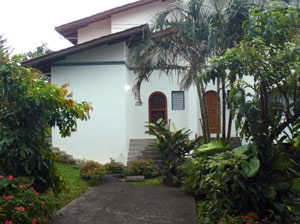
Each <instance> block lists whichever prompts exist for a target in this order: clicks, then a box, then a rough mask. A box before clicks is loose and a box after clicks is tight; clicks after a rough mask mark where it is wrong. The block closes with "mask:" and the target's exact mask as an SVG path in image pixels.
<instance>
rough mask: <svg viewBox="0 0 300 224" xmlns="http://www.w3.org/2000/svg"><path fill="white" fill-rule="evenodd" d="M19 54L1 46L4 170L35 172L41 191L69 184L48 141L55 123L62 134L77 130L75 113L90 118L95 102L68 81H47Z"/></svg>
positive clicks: (0, 155) (0, 162)
mask: <svg viewBox="0 0 300 224" xmlns="http://www.w3.org/2000/svg"><path fill="white" fill-rule="evenodd" d="M19 59H20V58H19V57H17V56H15V57H12V59H9V58H8V57H7V56H5V55H4V54H3V53H1V52H0V89H1V91H0V124H1V125H0V172H1V173H4V174H11V175H14V176H27V177H34V184H33V185H34V187H35V188H36V189H37V190H39V191H46V190H47V189H48V188H51V187H52V188H53V189H54V190H55V191H56V192H58V191H61V190H63V189H64V182H63V180H62V178H61V176H60V172H59V171H58V170H57V168H56V167H55V164H54V159H55V154H54V153H53V152H51V150H50V147H49V144H48V143H47V142H46V141H45V137H46V130H47V129H48V128H49V127H54V126H56V127H57V128H59V130H60V134H61V135H62V136H63V137H66V136H69V135H70V134H71V132H72V131H75V130H76V119H81V120H87V119H88V118H89V110H90V109H91V106H90V105H89V104H88V103H86V102H82V103H76V102H75V101H74V100H73V99H72V94H70V93H69V92H68V91H67V89H66V87H67V85H64V86H62V88H58V87H57V86H56V85H50V84H48V83H47V82H46V81H45V80H44V79H43V77H42V75H41V74H40V73H39V72H38V71H36V70H33V69H31V68H24V67H21V66H20V60H19Z"/></svg>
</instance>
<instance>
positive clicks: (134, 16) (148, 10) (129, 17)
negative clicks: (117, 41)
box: [111, 0, 175, 33]
mask: <svg viewBox="0 0 300 224" xmlns="http://www.w3.org/2000/svg"><path fill="white" fill-rule="evenodd" d="M173 2H175V0H168V1H165V2H161V1H156V2H153V3H151V4H147V5H144V6H140V7H137V8H133V9H130V10H126V11H124V12H120V13H116V14H113V15H112V16H111V32H112V33H115V32H120V31H123V30H126V29H129V28H131V27H134V26H139V25H142V24H146V23H149V24H152V22H153V18H154V16H155V15H156V14H157V13H158V12H161V11H163V10H165V9H166V8H167V6H168V5H169V4H171V3H173Z"/></svg>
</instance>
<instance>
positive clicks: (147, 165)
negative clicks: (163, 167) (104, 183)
mask: <svg viewBox="0 0 300 224" xmlns="http://www.w3.org/2000/svg"><path fill="white" fill-rule="evenodd" d="M123 174H124V176H125V177H127V176H129V175H144V176H145V178H151V177H156V176H158V175H159V168H158V165H157V163H156V162H155V161H154V160H153V159H152V158H150V159H143V160H135V161H133V162H132V163H131V164H130V165H128V166H127V167H125V168H124V170H123Z"/></svg>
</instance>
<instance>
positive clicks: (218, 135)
mask: <svg viewBox="0 0 300 224" xmlns="http://www.w3.org/2000/svg"><path fill="white" fill-rule="evenodd" d="M217 116H218V118H217V140H220V130H221V100H220V79H219V78H217Z"/></svg>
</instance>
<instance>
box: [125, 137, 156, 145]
mask: <svg viewBox="0 0 300 224" xmlns="http://www.w3.org/2000/svg"><path fill="white" fill-rule="evenodd" d="M155 141H156V140H155V139H130V142H129V147H145V146H148V145H155Z"/></svg>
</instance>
